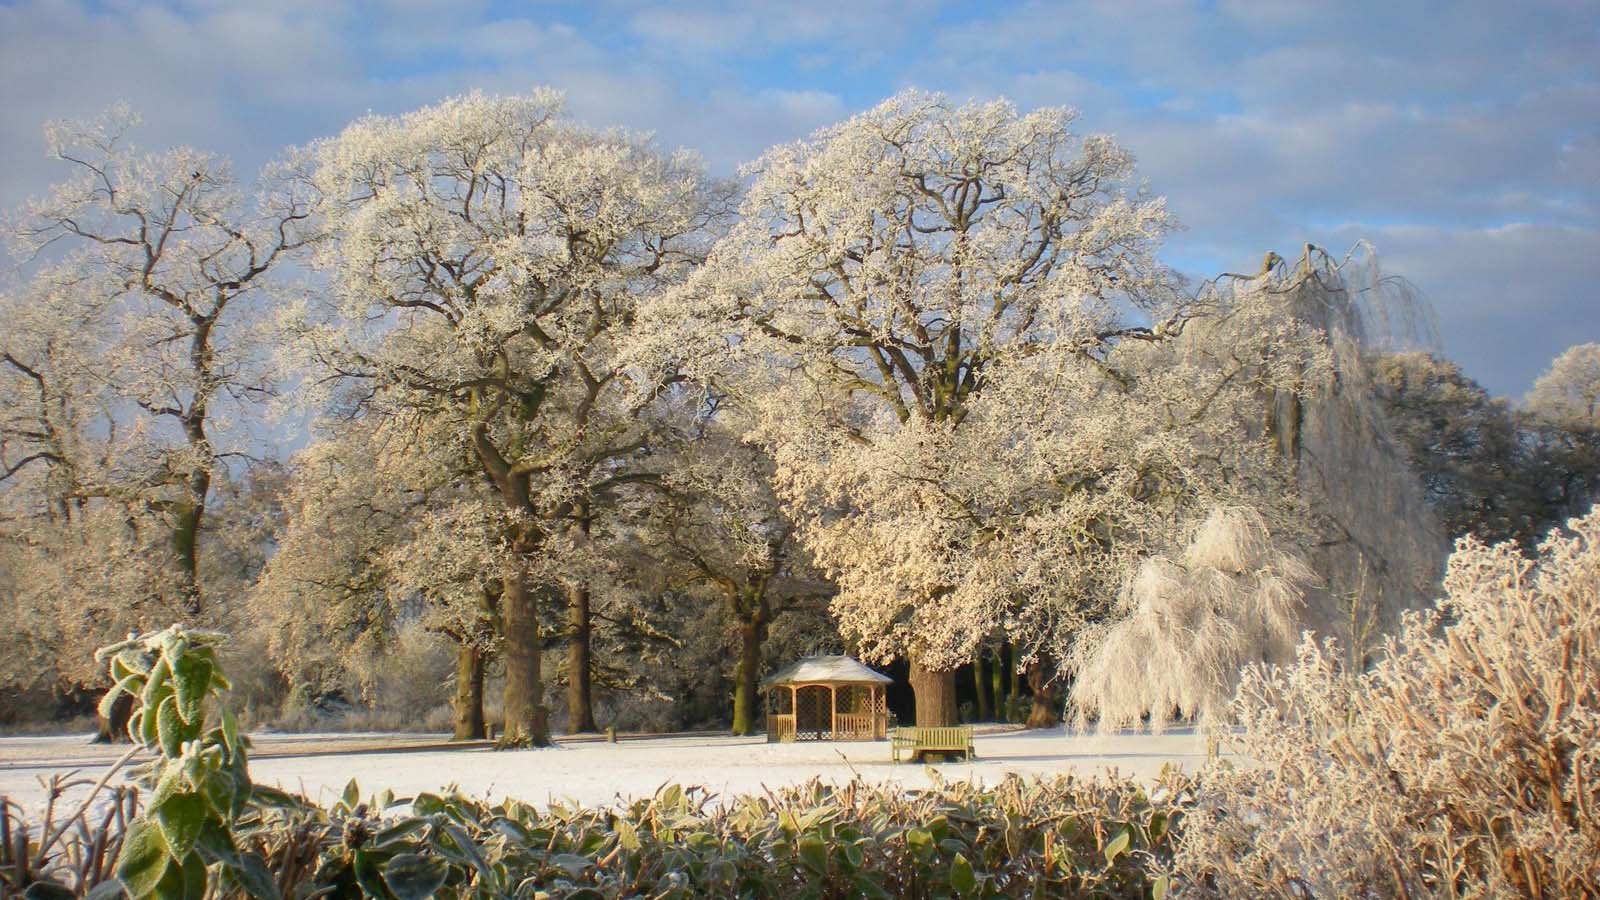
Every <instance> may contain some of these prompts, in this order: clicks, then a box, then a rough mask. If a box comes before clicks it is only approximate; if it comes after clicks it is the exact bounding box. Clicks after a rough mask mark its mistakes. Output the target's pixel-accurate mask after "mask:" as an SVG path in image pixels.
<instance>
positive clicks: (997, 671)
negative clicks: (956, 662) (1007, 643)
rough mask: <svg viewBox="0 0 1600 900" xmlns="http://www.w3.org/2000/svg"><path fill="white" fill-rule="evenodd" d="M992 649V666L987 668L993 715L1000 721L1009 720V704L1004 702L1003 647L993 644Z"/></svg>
mask: <svg viewBox="0 0 1600 900" xmlns="http://www.w3.org/2000/svg"><path fill="white" fill-rule="evenodd" d="M990 649H991V650H993V651H994V668H993V669H990V670H989V678H990V682H991V684H990V686H991V687H992V688H993V691H994V717H995V719H996V720H998V721H1001V722H1006V721H1009V719H1008V716H1009V715H1010V707H1009V704H1007V703H1006V682H1005V678H1006V656H1005V648H1004V647H1002V646H1001V645H1000V644H995V645H994V646H993V647H991V648H990Z"/></svg>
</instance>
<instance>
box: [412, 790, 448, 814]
mask: <svg viewBox="0 0 1600 900" xmlns="http://www.w3.org/2000/svg"><path fill="white" fill-rule="evenodd" d="M447 809H448V805H447V804H446V803H445V802H444V798H443V797H440V796H439V795H438V794H418V795H417V799H415V800H413V801H411V811H412V812H414V813H416V814H417V815H419V816H433V815H443V814H445V813H446V810H447Z"/></svg>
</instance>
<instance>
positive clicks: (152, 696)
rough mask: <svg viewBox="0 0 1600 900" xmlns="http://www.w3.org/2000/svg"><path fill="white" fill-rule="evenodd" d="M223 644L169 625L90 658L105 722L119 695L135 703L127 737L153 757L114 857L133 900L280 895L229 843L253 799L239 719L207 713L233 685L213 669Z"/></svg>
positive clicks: (256, 858)
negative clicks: (103, 668) (218, 892)
mask: <svg viewBox="0 0 1600 900" xmlns="http://www.w3.org/2000/svg"><path fill="white" fill-rule="evenodd" d="M223 640H224V636H223V635H222V634H219V633H217V632H210V631H194V630H190V629H186V628H184V627H182V626H180V625H174V626H172V627H171V628H168V629H166V630H165V631H161V632H157V633H154V634H147V635H143V636H141V637H135V638H130V639H129V640H127V641H124V642H122V643H120V644H113V645H111V646H109V647H106V648H104V649H102V650H101V651H100V652H99V653H98V654H96V656H97V658H99V659H102V660H106V661H108V662H109V666H110V669H111V678H112V680H113V683H114V685H113V687H112V688H111V690H110V691H109V692H107V693H106V696H105V698H104V699H102V700H101V712H102V715H103V714H105V711H106V710H108V709H109V708H110V706H111V704H113V703H115V702H116V701H117V698H118V696H119V695H121V694H128V695H130V696H133V697H135V698H137V699H136V708H135V709H134V712H133V715H132V717H131V718H130V719H129V722H128V736H129V737H131V738H132V739H133V741H134V743H135V744H137V745H138V746H140V747H143V748H145V749H148V750H152V751H154V752H156V753H157V756H156V758H155V759H154V760H153V761H152V762H150V763H148V764H147V765H145V766H143V767H141V769H140V770H139V771H138V773H137V778H138V781H139V782H140V783H142V785H143V786H144V787H145V788H146V790H148V792H149V799H148V800H147V801H146V803H145V811H144V813H143V815H141V816H139V818H137V819H135V820H134V821H133V822H132V823H131V824H130V825H129V827H128V831H127V834H126V835H125V836H124V837H123V841H122V852H121V854H120V855H119V856H118V858H117V866H116V874H117V880H118V881H120V882H121V883H122V885H123V887H124V888H125V889H126V890H127V892H128V894H129V895H131V896H132V897H135V898H140V897H149V896H158V897H201V896H205V894H206V892H207V890H208V889H210V888H223V889H225V888H228V887H238V888H242V889H243V890H244V891H245V892H247V893H248V894H250V895H251V896H254V897H276V896H277V890H276V889H275V887H274V885H273V884H272V880H271V877H270V876H269V875H268V873H267V870H266V865H265V861H264V860H263V859H262V858H261V856H260V855H259V854H257V853H250V852H245V853H241V852H240V850H239V848H238V847H237V846H236V844H235V842H234V838H233V833H234V831H235V830H236V828H237V825H238V822H239V819H240V817H241V816H243V815H244V813H245V812H246V811H247V810H248V809H250V808H251V804H252V802H253V801H254V800H256V799H258V798H256V797H255V796H254V794H255V791H256V789H255V787H254V786H253V785H252V784H251V783H250V774H249V769H248V766H247V754H246V750H245V743H244V740H243V739H242V738H241V737H240V735H239V724H238V722H237V720H235V719H234V717H233V715H232V713H230V712H228V710H227V709H225V708H222V707H221V706H220V704H218V705H217V707H216V709H215V710H213V709H212V706H213V703H214V701H216V700H217V699H218V697H219V695H220V694H221V692H223V691H226V690H227V689H228V687H229V682H228V679H227V677H226V676H225V675H223V674H222V672H221V671H220V670H219V668H218V665H217V651H216V648H217V646H218V645H219V644H221V643H222V642H223Z"/></svg>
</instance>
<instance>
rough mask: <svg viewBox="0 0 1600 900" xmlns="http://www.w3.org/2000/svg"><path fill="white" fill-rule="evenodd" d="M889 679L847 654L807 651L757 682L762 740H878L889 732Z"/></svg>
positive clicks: (890, 681)
mask: <svg viewBox="0 0 1600 900" xmlns="http://www.w3.org/2000/svg"><path fill="white" fill-rule="evenodd" d="M893 680H894V679H892V678H890V677H888V676H887V675H882V674H880V673H878V672H874V671H872V670H871V669H869V668H867V667H866V666H864V665H862V664H861V663H859V662H857V661H856V660H853V659H851V658H850V657H848V656H812V657H808V658H806V659H802V660H800V661H799V662H796V663H793V664H792V665H789V666H787V667H785V668H783V669H781V670H779V671H778V672H775V673H774V674H772V675H771V676H769V677H767V678H765V679H763V680H762V682H761V689H762V690H763V691H766V694H767V740H768V742H775V741H881V740H884V739H885V738H887V737H888V735H889V706H888V698H887V695H886V690H885V689H886V686H887V685H889V684H890V683H892V682H893Z"/></svg>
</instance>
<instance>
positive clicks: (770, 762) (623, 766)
mask: <svg viewBox="0 0 1600 900" xmlns="http://www.w3.org/2000/svg"><path fill="white" fill-rule="evenodd" d="M366 737H368V738H371V737H373V736H366ZM341 739H344V740H348V738H334V737H332V736H329V738H328V739H327V742H326V746H325V747H323V748H320V749H315V750H311V751H310V752H306V751H303V750H301V751H297V752H301V753H304V755H274V754H273V752H272V751H273V750H274V749H275V748H274V745H275V744H277V745H279V746H278V747H277V748H276V749H279V750H282V749H287V747H288V744H289V739H288V738H267V739H258V740H257V752H258V754H259V755H258V758H255V759H252V760H251V763H250V772H251V776H252V777H253V778H254V779H255V780H256V781H257V782H260V783H265V784H276V785H278V786H279V787H282V788H284V789H286V790H290V791H295V792H299V793H302V794H304V795H306V796H308V797H310V798H312V799H314V800H319V801H322V802H331V801H332V800H333V799H334V798H336V797H337V796H338V795H339V793H340V792H341V791H342V790H343V788H344V785H345V783H346V782H348V781H349V780H350V779H351V778H354V779H356V780H357V781H358V782H359V783H360V785H361V789H362V793H363V794H371V793H376V792H378V791H381V790H383V789H384V788H389V789H392V790H393V791H394V792H395V794H396V795H397V796H410V795H414V794H416V793H419V792H422V791H439V790H442V789H446V788H449V787H452V786H454V787H456V788H458V789H460V790H461V791H463V792H465V793H467V794H471V795H475V796H479V797H489V798H504V797H516V798H519V799H521V800H525V801H528V802H532V803H537V804H541V805H542V804H544V803H546V802H548V801H550V800H575V801H577V802H580V803H584V804H604V803H610V802H612V801H615V800H618V799H628V798H633V797H640V796H649V795H650V794H652V793H654V792H655V790H656V788H658V787H660V786H661V785H662V784H666V783H669V782H671V783H677V784H682V785H686V786H687V785H701V786H703V787H705V788H706V789H707V790H709V791H711V792H713V793H716V794H721V795H731V794H742V793H749V792H754V791H761V790H763V789H764V788H768V787H779V786H783V785H790V784H798V783H802V782H805V781H808V780H809V779H811V778H814V777H815V778H821V779H823V780H825V781H833V782H843V781H848V780H850V778H851V777H852V776H853V775H859V776H860V777H861V778H863V779H865V780H868V781H874V782H886V783H895V784H899V785H901V786H904V787H908V788H916V787H924V786H927V785H928V784H929V783H930V782H931V780H932V778H933V777H934V776H933V773H934V772H937V773H938V777H940V778H943V779H944V780H946V781H965V780H968V779H975V780H978V781H980V782H985V783H988V782H993V781H997V780H999V779H1000V778H1002V777H1004V776H1005V774H1006V773H1008V772H1018V773H1022V774H1024V775H1046V776H1048V775H1053V774H1056V773H1059V772H1075V773H1078V774H1080V775H1095V774H1099V773H1103V772H1105V771H1106V770H1107V769H1115V770H1117V771H1119V772H1121V773H1122V774H1124V775H1132V776H1134V777H1138V778H1146V779H1147V778H1151V777H1153V776H1155V775H1156V774H1157V773H1159V772H1160V771H1161V768H1162V767H1163V766H1164V765H1166V764H1168V763H1173V764H1176V765H1178V766H1181V767H1183V768H1184V769H1186V770H1190V771H1193V770H1194V769H1196V768H1198V767H1199V766H1200V765H1201V764H1203V763H1204V761H1205V747H1204V745H1203V744H1202V743H1201V742H1200V741H1199V740H1197V739H1196V738H1195V736H1194V735H1193V734H1192V733H1189V732H1187V731H1174V732H1168V733H1167V734H1163V735H1159V736H1157V735H1149V734H1116V735H1106V736H1101V735H1094V734H1073V733H1067V732H1064V731H1062V730H1061V729H1053V730H1048V731H1014V732H1007V733H999V734H981V733H980V734H979V735H978V737H977V739H976V745H977V752H978V758H977V759H976V760H974V761H972V762H971V763H949V764H944V765H929V766H922V765H909V764H900V765H896V764H894V763H892V762H890V760H889V744H888V743H887V742H883V741H879V742H867V743H826V742H806V743H795V744H768V743H766V741H765V740H764V739H762V738H736V737H729V736H725V735H723V736H684V737H661V738H649V739H639V740H624V741H621V742H619V743H615V744H609V743H605V742H603V741H584V742H571V743H566V744H563V745H561V746H557V747H554V748H551V749H548V750H526V751H515V752H496V751H493V750H489V749H465V748H463V749H442V750H440V749H432V750H428V749H424V750H409V751H406V752H370V751H369V752H350V753H344V752H338V742H339V740H341ZM395 740H396V742H397V743H401V744H404V743H407V742H409V743H412V744H413V745H415V744H417V743H420V742H419V741H418V739H417V737H416V736H415V735H410V736H405V737H401V736H398V735H397V736H395ZM54 741H55V742H54V743H51V742H50V740H45V739H37V738H6V739H0V794H4V795H9V796H10V797H11V799H12V800H14V801H16V802H19V803H22V804H25V805H28V806H33V805H35V804H37V803H39V802H40V801H42V800H43V799H44V796H45V792H44V789H43V787H42V785H41V782H40V779H41V777H46V778H47V777H48V776H49V775H50V774H51V773H53V772H59V771H67V770H70V769H78V770H79V771H81V772H82V774H84V775H97V774H98V772H99V771H100V770H99V769H98V768H96V766H95V765H94V764H92V762H91V761H92V760H97V759H99V758H100V757H101V756H103V755H104V754H105V751H104V750H101V749H99V748H96V749H95V750H93V751H90V750H88V749H87V748H84V747H83V745H82V743H81V741H80V739H71V741H72V743H71V744H70V746H71V747H72V748H73V752H77V753H79V754H81V755H80V756H76V757H74V756H72V755H71V754H70V753H69V752H68V751H67V750H66V746H67V745H66V744H64V743H63V739H54ZM316 743H317V741H315V740H314V739H310V738H309V737H308V736H299V737H297V738H294V739H293V744H294V747H296V748H299V747H305V746H306V745H307V744H311V745H313V746H314V745H315V744H316ZM362 746H363V747H370V746H371V741H370V740H369V741H368V742H367V743H365V744H364V745H362ZM328 751H333V752H328ZM41 754H46V755H41Z"/></svg>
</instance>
